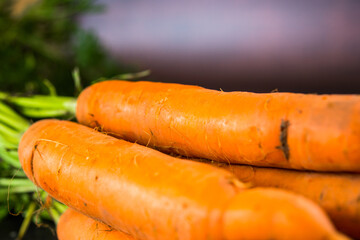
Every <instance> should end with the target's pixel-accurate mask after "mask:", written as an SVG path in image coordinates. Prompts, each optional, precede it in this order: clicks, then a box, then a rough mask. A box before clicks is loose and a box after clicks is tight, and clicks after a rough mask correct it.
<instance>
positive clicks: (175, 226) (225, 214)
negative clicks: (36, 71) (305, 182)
mask: <svg viewBox="0 0 360 240" xmlns="http://www.w3.org/2000/svg"><path fill="white" fill-rule="evenodd" d="M19 158H20V162H21V165H22V167H23V169H24V172H25V173H26V175H27V176H28V177H29V178H30V179H31V180H32V181H33V182H34V183H35V184H37V185H38V186H39V187H41V188H42V189H44V190H45V191H47V192H48V193H49V194H50V195H51V196H52V197H54V198H55V199H57V200H59V201H61V202H63V203H65V204H66V205H68V206H69V207H72V208H74V209H76V210H78V211H80V212H82V213H83V214H85V215H87V216H91V217H92V218H94V219H98V220H101V221H102V222H104V223H105V224H107V225H110V226H112V227H113V228H115V229H117V230H120V231H123V232H125V233H127V234H130V235H132V236H133V237H135V238H139V239H197V240H201V239H270V238H271V239H290V238H292V239H294V238H299V239H345V238H344V237H343V236H342V235H339V233H337V232H336V230H335V229H334V228H333V226H332V224H331V222H330V221H329V219H328V218H327V216H326V215H325V213H324V212H323V210H322V209H320V208H319V207H318V206H317V205H315V204H314V203H312V202H311V201H309V200H307V199H305V198H303V197H301V196H298V195H294V194H290V193H287V192H284V191H281V190H275V189H251V190H246V188H245V187H244V185H243V184H242V183H241V182H239V181H238V180H237V179H236V177H235V176H234V175H233V174H231V173H230V172H228V171H226V170H223V169H219V168H216V167H214V166H211V165H207V164H204V163H198V162H193V161H188V160H181V159H178V158H174V157H171V156H168V155H165V154H163V153H160V152H157V151H155V150H153V149H150V148H146V147H143V146H140V145H137V144H135V143H129V142H126V141H123V140H118V139H115V138H113V137H111V136H107V135H104V134H101V133H99V132H96V131H95V130H93V129H90V128H87V127H84V126H81V125H79V124H76V123H72V122H67V121H58V120H43V121H39V122H36V123H35V124H34V125H32V126H31V127H30V128H29V129H28V130H27V131H26V133H25V134H24V135H23V137H22V139H21V142H20V145H19ZM259 229H261V230H259ZM304 229H306V231H304Z"/></svg>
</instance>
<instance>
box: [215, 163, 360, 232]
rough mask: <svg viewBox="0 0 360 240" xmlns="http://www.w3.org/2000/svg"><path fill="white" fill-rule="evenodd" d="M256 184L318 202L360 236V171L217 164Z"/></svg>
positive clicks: (339, 225)
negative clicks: (310, 170) (344, 171)
mask: <svg viewBox="0 0 360 240" xmlns="http://www.w3.org/2000/svg"><path fill="white" fill-rule="evenodd" d="M217 165H218V166H221V167H223V168H225V169H228V170H230V171H231V172H233V173H234V174H235V175H236V176H237V177H238V178H239V179H240V180H241V181H243V182H245V183H250V184H251V185H253V186H255V187H275V188H281V189H285V190H289V191H292V192H295V193H298V194H301V195H303V196H305V197H307V198H309V199H311V200H313V201H314V202H316V203H317V204H319V205H320V206H321V207H322V208H323V209H324V210H325V211H326V212H327V213H328V215H329V216H330V218H331V220H332V221H333V223H334V224H335V226H336V227H337V229H339V230H340V231H342V232H344V233H346V234H347V235H349V236H351V237H353V238H356V239H360V175H358V174H345V173H336V174H334V173H314V172H300V171H294V170H284V169H275V168H260V167H251V166H245V165H227V164H217Z"/></svg>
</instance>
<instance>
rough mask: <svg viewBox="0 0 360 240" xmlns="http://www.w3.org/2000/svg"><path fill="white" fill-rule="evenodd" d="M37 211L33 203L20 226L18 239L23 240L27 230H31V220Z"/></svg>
mask: <svg viewBox="0 0 360 240" xmlns="http://www.w3.org/2000/svg"><path fill="white" fill-rule="evenodd" d="M35 209H36V203H35V202H31V203H30V205H29V207H28V208H27V209H26V214H25V218H24V221H23V222H22V224H21V226H20V230H19V233H18V236H17V239H22V238H23V237H24V235H25V233H26V231H27V229H28V228H29V225H30V221H31V218H32V215H33V213H34V211H35Z"/></svg>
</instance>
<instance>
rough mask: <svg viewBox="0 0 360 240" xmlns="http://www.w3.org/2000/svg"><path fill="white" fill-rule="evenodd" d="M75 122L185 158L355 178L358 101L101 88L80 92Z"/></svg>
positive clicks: (359, 153) (155, 87)
mask: <svg viewBox="0 0 360 240" xmlns="http://www.w3.org/2000/svg"><path fill="white" fill-rule="evenodd" d="M76 115H77V119H78V121H79V122H80V123H82V124H85V125H87V126H91V127H101V128H102V129H103V130H104V131H106V132H109V134H113V135H114V136H117V137H119V138H122V139H126V140H128V141H132V142H135V141H136V142H137V143H140V144H143V145H147V146H151V147H156V148H158V149H161V150H162V151H173V152H176V153H180V154H182V155H185V156H189V157H199V158H206V159H211V160H215V161H221V162H231V163H241V164H249V165H256V166H267V167H280V168H290V169H309V170H316V171H350V172H359V171H360V96H357V95H314V94H307V95H306V94H295V93H269V94H256V93H248V92H220V91H214V90H208V89H204V88H201V87H197V86H187V85H180V84H167V83H151V82H127V81H106V82H101V83H97V84H94V85H92V86H90V87H88V88H87V89H85V90H84V91H83V92H82V93H81V94H80V96H79V99H78V102H77V113H76Z"/></svg>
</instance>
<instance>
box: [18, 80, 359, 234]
mask: <svg viewBox="0 0 360 240" xmlns="http://www.w3.org/2000/svg"><path fill="white" fill-rule="evenodd" d="M71 107H73V106H71ZM76 116H77V120H78V121H79V123H81V124H83V125H86V126H89V127H91V128H87V127H84V126H81V125H79V124H76V123H71V122H67V121H57V120H43V121H39V122H37V123H35V124H34V125H32V126H31V127H30V128H29V129H28V130H27V132H26V133H25V134H24V135H23V137H22V140H21V142H20V145H19V158H20V161H21V164H22V167H23V169H24V172H25V173H26V175H27V176H28V177H29V179H30V180H31V181H33V182H34V183H35V184H36V185H38V186H39V187H41V188H42V189H44V190H45V191H46V192H48V193H49V194H50V195H51V196H52V197H54V198H55V199H57V200H59V201H61V202H63V203H65V204H66V205H68V206H69V207H71V208H72V209H75V210H76V211H77V212H74V211H73V210H69V212H67V213H66V214H64V215H63V217H62V219H60V224H59V225H58V236H59V238H60V240H61V239H71V237H70V236H73V238H74V239H89V238H90V236H91V238H93V239H295V238H297V239H346V237H345V236H344V235H341V234H340V233H339V232H338V231H337V230H336V229H335V228H334V227H333V225H332V223H331V221H330V220H329V218H328V216H327V214H328V215H329V216H330V218H331V220H332V221H333V223H334V224H335V226H336V228H337V229H338V230H340V231H342V232H345V233H346V234H348V235H349V236H351V237H354V238H360V234H359V230H358V229H360V221H359V219H360V200H359V199H360V191H359V188H360V187H359V186H360V185H359V181H360V179H359V176H358V174H357V172H359V171H360V96H356V95H305V94H291V93H271V94H254V93H246V92H231V93H225V92H219V91H213V90H207V89H204V88H201V87H195V86H185V85H179V84H163V83H149V82H126V81H106V82H101V83H97V84H95V85H93V86H90V87H89V88H87V89H86V90H84V91H83V92H82V93H81V94H80V96H79V98H78V100H77V107H76ZM94 129H95V130H94ZM96 130H100V131H101V132H102V133H99V132H97V131H96ZM103 133H106V134H103ZM109 135H111V136H109ZM116 138H118V139H116ZM131 142H132V143H131ZM135 142H136V143H135ZM139 144H142V145H144V146H141V145H139ZM152 148H153V149H152ZM157 150H160V151H162V152H164V153H161V152H159V151H157ZM165 153H168V154H169V153H170V154H171V155H172V156H170V155H167V154H165ZM180 156H183V157H180ZM189 158H192V159H189ZM200 159H201V160H200ZM202 159H204V160H202ZM206 161H208V162H206ZM211 161H214V162H223V163H216V164H215V163H212V162H211ZM209 163H210V164H209ZM211 163H212V164H211ZM238 164H246V165H252V166H253V167H251V166H245V165H238ZM214 165H215V166H214ZM255 166H257V167H255ZM218 167H222V168H227V169H228V170H230V171H225V170H222V169H220V168H218ZM262 167H263V168H262ZM269 167H276V168H283V169H274V168H269ZM286 169H288V170H286ZM315 171H316V172H315ZM231 172H233V173H231ZM344 172H352V173H344ZM240 180H241V181H243V182H247V183H249V184H244V183H242V182H240ZM250 184H251V185H252V186H255V188H252V186H250ZM263 187H273V188H263ZM274 188H282V189H286V190H290V191H293V192H296V193H297V194H295V193H291V192H290V191H289V192H288V191H285V190H279V189H274ZM298 194H300V195H303V196H305V197H307V198H309V199H311V200H312V201H311V200H309V199H307V198H304V197H302V196H300V195H298ZM315 202H316V203H317V204H316V203H315ZM319 205H320V206H319ZM324 210H325V211H326V213H325V212H324ZM81 214H84V215H86V216H87V217H85V216H83V215H81ZM89 217H90V218H92V219H94V220H91V219H90V218H89ZM103 224H105V225H103ZM75 225H78V226H84V228H86V229H84V230H83V231H77V232H76V231H74V229H73V228H72V227H69V226H75ZM99 229H100V230H99ZM259 229H261V230H259ZM304 229H306V231H304ZM105 232H106V234H105Z"/></svg>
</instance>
